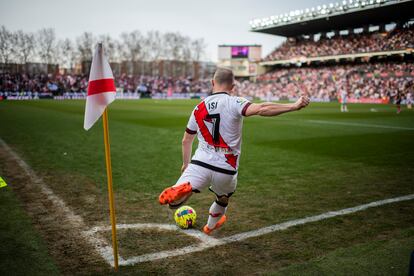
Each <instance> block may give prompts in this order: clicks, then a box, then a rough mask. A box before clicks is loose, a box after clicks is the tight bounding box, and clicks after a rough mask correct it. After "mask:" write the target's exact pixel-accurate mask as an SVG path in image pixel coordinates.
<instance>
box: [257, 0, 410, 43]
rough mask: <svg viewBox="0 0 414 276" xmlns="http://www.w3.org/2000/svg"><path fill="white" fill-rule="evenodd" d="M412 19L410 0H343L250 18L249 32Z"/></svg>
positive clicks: (298, 31)
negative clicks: (274, 14) (340, 2)
mask: <svg viewBox="0 0 414 276" xmlns="http://www.w3.org/2000/svg"><path fill="white" fill-rule="evenodd" d="M412 18H414V1H413V0H375V1H374V0H369V1H368V0H348V1H346V0H344V1H343V2H342V4H339V3H336V4H333V3H332V4H329V5H323V6H318V7H317V8H316V9H315V8H311V9H305V10H296V11H292V12H290V13H287V14H283V15H278V16H271V17H268V18H263V19H255V20H252V21H250V25H251V29H250V30H251V31H253V32H261V33H267V34H273V35H279V36H285V37H295V36H299V35H304V34H305V35H306V34H316V33H324V32H330V31H334V30H346V29H350V28H359V27H362V26H366V25H368V26H369V25H381V24H387V23H391V22H398V21H407V20H410V19H412Z"/></svg>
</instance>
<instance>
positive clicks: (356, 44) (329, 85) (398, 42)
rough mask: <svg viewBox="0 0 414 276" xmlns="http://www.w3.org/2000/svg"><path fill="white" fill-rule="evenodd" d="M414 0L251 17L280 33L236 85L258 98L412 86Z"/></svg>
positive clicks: (333, 96)
mask: <svg viewBox="0 0 414 276" xmlns="http://www.w3.org/2000/svg"><path fill="white" fill-rule="evenodd" d="M413 8H414V1H406V0H400V1H396V0H379V1H358V0H357V1H352V0H349V1H343V2H342V4H340V3H336V4H329V5H323V6H318V7H317V8H312V9H306V10H297V11H292V12H290V13H287V14H284V15H279V16H271V17H269V18H263V19H255V20H253V21H251V22H250V24H251V31H254V32H262V33H268V34H274V35H279V36H285V37H286V41H285V42H284V43H283V44H282V45H280V46H279V47H277V48H276V49H275V50H274V51H273V52H271V53H270V54H269V55H268V56H267V57H265V58H264V59H263V61H262V62H261V63H260V64H261V65H262V66H264V67H265V68H266V73H264V74H262V75H259V76H257V78H256V81H255V82H252V81H247V80H245V81H242V82H241V83H240V84H239V86H238V92H239V94H242V95H249V96H251V97H257V98H261V99H263V100H270V99H272V100H279V99H290V100H293V99H296V98H298V97H299V96H300V95H302V94H307V95H309V96H310V97H311V98H312V100H313V101H335V100H337V99H338V97H339V95H340V93H341V91H344V90H345V91H346V92H347V94H348V96H349V97H350V99H349V101H350V102H375V103H387V102H389V101H390V100H392V99H393V98H395V97H396V96H397V95H398V96H401V98H402V99H403V102H404V99H405V98H406V97H407V96H408V97H410V95H412V94H413V85H414V81H413V80H414V66H413V53H414V21H413V14H412V10H413Z"/></svg>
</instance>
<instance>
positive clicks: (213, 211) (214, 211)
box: [207, 201, 227, 229]
mask: <svg viewBox="0 0 414 276" xmlns="http://www.w3.org/2000/svg"><path fill="white" fill-rule="evenodd" d="M226 210H227V207H223V206H220V205H218V204H217V203H216V202H215V201H214V202H213V204H211V207H210V210H209V213H210V215H209V216H208V221H207V227H208V228H209V229H213V228H214V227H215V226H216V224H217V222H218V221H219V220H220V218H221V217H222V216H223V215H224V214H225V213H226Z"/></svg>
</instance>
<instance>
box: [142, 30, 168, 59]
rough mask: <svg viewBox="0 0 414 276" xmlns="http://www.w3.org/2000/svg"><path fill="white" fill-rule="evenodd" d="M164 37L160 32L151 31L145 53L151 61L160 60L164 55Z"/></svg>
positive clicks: (146, 41)
mask: <svg viewBox="0 0 414 276" xmlns="http://www.w3.org/2000/svg"><path fill="white" fill-rule="evenodd" d="M163 46H164V45H163V37H162V34H161V33H160V32H159V31H149V32H148V33H147V35H146V38H145V43H144V52H146V53H147V54H146V56H147V57H148V59H149V60H150V61H156V60H158V59H159V58H160V57H161V56H162V54H163Z"/></svg>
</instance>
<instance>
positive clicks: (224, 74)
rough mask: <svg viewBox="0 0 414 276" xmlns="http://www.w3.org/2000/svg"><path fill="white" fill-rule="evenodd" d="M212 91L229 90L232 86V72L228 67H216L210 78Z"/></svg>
mask: <svg viewBox="0 0 414 276" xmlns="http://www.w3.org/2000/svg"><path fill="white" fill-rule="evenodd" d="M211 84H212V85H213V92H219V91H223V92H226V91H228V92H230V91H232V90H233V88H234V74H233V71H232V70H231V69H229V68H225V67H218V68H217V70H216V72H215V73H214V76H213V79H212V80H211Z"/></svg>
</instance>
